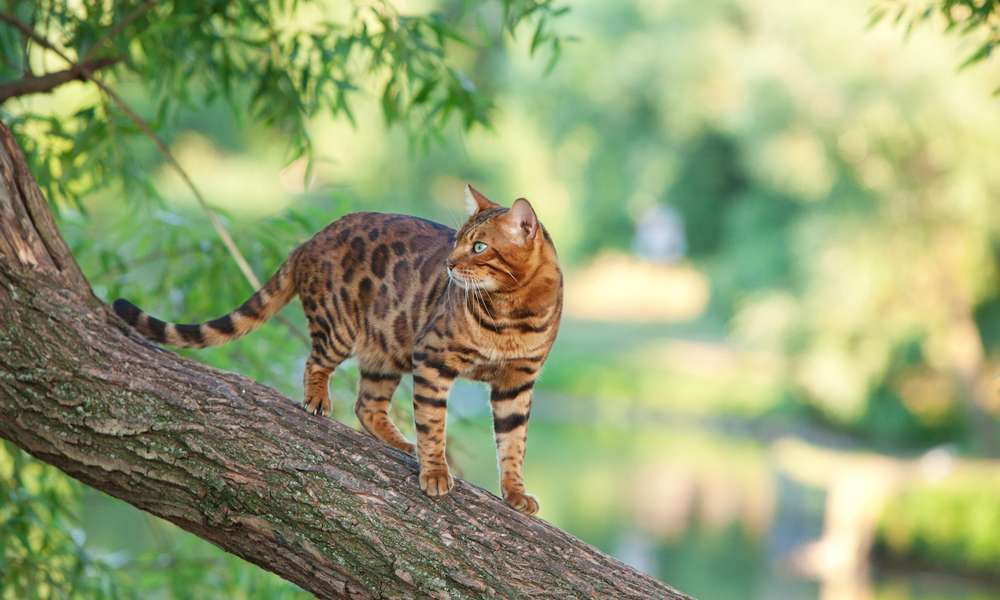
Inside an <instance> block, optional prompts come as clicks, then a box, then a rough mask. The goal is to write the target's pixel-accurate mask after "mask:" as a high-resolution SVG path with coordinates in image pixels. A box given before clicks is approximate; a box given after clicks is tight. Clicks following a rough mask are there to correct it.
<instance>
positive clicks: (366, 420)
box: [354, 368, 414, 454]
mask: <svg viewBox="0 0 1000 600" xmlns="http://www.w3.org/2000/svg"><path fill="white" fill-rule="evenodd" d="M399 379H400V375H399V374H398V373H378V372H373V371H368V370H365V369H364V368H362V369H361V384H360V385H359V386H358V401H357V402H356V403H355V405H354V413H355V414H356V415H358V421H360V422H361V426H362V427H364V428H365V431H367V432H368V433H370V434H371V435H373V436H374V437H377V438H378V439H380V440H382V441H383V442H385V443H387V444H389V445H390V446H393V447H395V448H398V449H400V450H402V451H403V452H406V453H407V454H413V451H414V446H413V444H412V443H411V442H409V441H408V440H407V439H406V438H405V437H403V434H402V432H401V431H399V428H398V427H396V424H395V423H393V422H392V420H391V419H390V418H389V403H390V402H392V394H393V392H395V391H396V387H397V386H398V385H399Z"/></svg>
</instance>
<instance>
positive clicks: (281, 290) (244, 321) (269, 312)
mask: <svg viewBox="0 0 1000 600" xmlns="http://www.w3.org/2000/svg"><path fill="white" fill-rule="evenodd" d="M293 258H294V255H293V257H292V258H289V259H288V260H287V261H286V262H285V264H283V265H281V268H280V269H278V272H277V273H275V274H274V275H273V276H272V277H271V279H269V280H268V281H267V283H265V284H264V287H262V288H260V289H259V290H257V291H256V292H255V293H254V295H253V296H250V299H249V300H247V301H246V302H244V303H243V304H241V305H240V307H239V308H237V309H236V310H234V311H233V312H231V313H229V314H228V315H223V316H221V317H219V318H218V319H213V320H211V321H208V322H206V323H191V324H184V323H166V322H164V321H161V320H160V319H157V318H156V317H153V316H151V315H148V314H146V313H144V312H142V310H140V309H139V307H138V306H136V305H135V304H132V303H131V302H129V301H128V300H125V299H124V298H119V299H118V300H115V303H114V309H115V312H116V313H118V316H119V317H121V318H122V319H125V321H126V322H127V323H128V324H129V325H131V326H132V327H134V328H135V329H136V330H137V331H138V332H139V333H141V334H142V335H143V336H145V337H147V338H149V339H151V340H153V341H154V342H159V343H161V344H170V345H171V346H180V347H182V348H204V347H206V346H218V345H219V344H225V343H226V342H228V341H231V340H235V339H236V338H238V337H241V336H244V335H246V334H248V333H250V332H251V331H254V330H255V329H257V328H258V327H260V326H261V325H263V324H264V322H265V321H267V320H268V319H270V318H271V317H273V316H274V315H275V314H277V312H278V311H279V310H281V309H282V308H283V307H284V306H285V305H286V304H288V303H289V302H290V301H291V300H292V298H294V297H295V294H296V289H295V283H294V280H293V277H292V271H293V263H294V260H293Z"/></svg>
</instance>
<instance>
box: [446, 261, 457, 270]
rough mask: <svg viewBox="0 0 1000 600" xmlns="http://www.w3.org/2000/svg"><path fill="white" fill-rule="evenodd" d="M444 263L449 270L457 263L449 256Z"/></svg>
mask: <svg viewBox="0 0 1000 600" xmlns="http://www.w3.org/2000/svg"><path fill="white" fill-rule="evenodd" d="M445 264H446V265H448V270H449V271H451V270H452V269H454V268H455V265H456V264H458V263H456V262H455V261H454V260H452V259H450V258H449V259H448V260H447V261H445Z"/></svg>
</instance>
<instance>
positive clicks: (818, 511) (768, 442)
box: [0, 0, 1000, 600]
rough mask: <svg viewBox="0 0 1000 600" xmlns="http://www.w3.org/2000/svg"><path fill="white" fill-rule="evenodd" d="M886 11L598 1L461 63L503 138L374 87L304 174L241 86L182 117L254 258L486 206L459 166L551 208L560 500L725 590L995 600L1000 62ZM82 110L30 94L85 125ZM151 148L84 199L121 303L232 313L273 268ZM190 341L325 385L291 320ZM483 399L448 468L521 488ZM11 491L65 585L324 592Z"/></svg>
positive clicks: (28, 487)
mask: <svg viewBox="0 0 1000 600" xmlns="http://www.w3.org/2000/svg"><path fill="white" fill-rule="evenodd" d="M396 4H397V5H398V6H399V7H400V8H401V10H404V11H405V10H412V11H425V10H428V9H431V8H434V7H436V6H438V4H437V3H435V2H433V1H430V0H428V1H421V2H417V1H414V2H397V3H396ZM872 6H873V2H871V0H844V1H841V2H786V1H780V0H755V1H754V0H709V1H704V2H684V1H680V0H632V1H629V2H606V1H603V0H579V1H577V2H573V3H572V10H571V11H570V12H569V13H568V14H565V15H563V16H561V17H560V18H559V19H558V21H557V22H556V23H555V26H556V27H557V28H558V29H559V31H560V32H562V33H564V34H566V35H569V36H572V37H573V38H575V39H574V40H570V41H568V42H567V43H565V44H564V45H563V47H562V54H561V57H560V58H559V60H558V61H557V62H556V63H555V65H554V67H553V68H552V69H551V71H550V70H548V69H547V65H546V60H545V59H546V57H544V56H543V57H541V58H540V57H539V56H538V55H537V53H536V55H535V56H532V53H531V52H530V48H529V46H530V43H531V36H530V35H521V36H518V37H515V38H514V39H510V38H504V39H503V40H504V41H503V43H502V44H497V45H495V46H491V47H487V48H485V49H482V50H481V51H479V52H466V53H462V52H458V53H456V54H455V56H454V61H455V62H456V63H458V64H459V65H460V66H461V67H462V68H463V69H464V70H465V71H466V72H468V73H469V75H470V78H471V80H472V81H476V82H489V83H488V85H489V90H490V93H491V94H492V95H493V98H494V100H495V102H496V108H495V111H494V112H493V114H492V116H493V121H492V127H489V128H487V127H474V128H473V129H472V130H465V129H464V128H462V127H461V126H460V125H458V124H455V125H452V126H449V127H446V128H445V129H444V130H443V133H442V134H441V135H440V136H439V137H438V138H437V139H436V140H433V141H431V142H430V143H426V141H422V142H415V141H414V135H413V132H412V131H407V128H404V127H399V126H388V125H386V122H385V119H384V115H383V112H382V109H381V108H380V104H379V99H378V98H377V97H375V96H371V97H367V96H366V95H365V92H364V87H363V86H362V92H361V100H360V101H359V102H358V103H357V104H356V105H355V106H354V118H355V123H353V124H352V123H351V122H349V121H348V120H347V119H331V118H328V117H323V116H318V117H315V118H314V119H313V120H312V121H311V122H310V123H309V124H308V130H309V132H310V135H311V137H312V141H313V143H314V145H315V160H314V162H313V164H312V167H311V168H308V169H307V166H306V163H305V161H304V160H299V161H296V162H293V163H291V164H288V163H287V161H286V160H285V157H286V156H287V154H286V151H287V141H286V140H284V139H282V138H281V136H280V135H279V134H277V133H275V131H274V130H273V129H271V128H268V127H266V126H264V125H262V124H258V123H255V122H253V121H252V120H251V121H247V120H238V119H235V118H234V117H233V115H232V112H231V111H230V110H229V108H228V107H227V106H226V104H225V103H224V102H221V101H220V102H215V103H208V104H207V105H204V106H203V107H201V108H200V109H198V110H194V109H184V110H182V111H181V112H180V113H179V114H178V115H177V119H176V120H175V122H173V124H172V125H171V126H170V127H169V128H168V129H165V130H163V131H162V135H163V136H164V138H165V139H167V140H168V141H169V143H170V147H171V149H172V151H173V152H174V153H175V154H176V156H177V158H178V160H179V161H180V163H181V164H182V165H184V167H185V168H186V169H187V170H188V171H189V172H190V174H191V176H192V178H193V179H194V180H195V182H196V184H197V185H198V186H199V187H200V188H201V189H202V191H203V192H204V193H205V195H206V197H207V199H208V201H209V202H210V203H211V204H212V205H213V206H214V207H217V208H218V209H219V210H220V211H221V212H222V214H223V215H224V218H225V222H226V224H227V226H228V228H229V229H230V230H231V232H232V233H233V236H234V238H235V240H236V242H237V244H238V245H239V246H240V248H241V249H242V250H243V251H244V252H245V253H246V254H247V255H248V258H249V259H250V262H251V264H252V265H253V267H254V269H255V270H256V271H257V273H258V275H261V276H266V275H267V274H269V272H270V271H271V270H272V269H274V268H276V267H277V266H278V264H280V261H281V257H282V256H283V255H284V254H285V253H287V252H288V251H289V250H291V249H292V248H293V247H294V246H295V244H297V243H299V242H301V241H303V240H304V239H306V238H307V237H308V236H309V235H311V234H312V233H313V232H315V231H317V230H319V229H320V228H322V227H323V226H324V225H325V224H326V223H328V222H329V221H332V220H334V219H336V218H337V217H339V216H341V215H343V214H345V213H347V212H350V211H354V210H377V211H385V212H404V213H409V214H416V215H420V216H424V217H428V218H432V219H435V220H438V221H440V222H443V223H445V224H448V225H451V226H457V225H459V224H460V223H461V222H462V220H463V218H464V216H463V205H462V186H463V184H464V183H465V182H472V183H473V184H474V185H476V186H477V187H478V188H479V189H481V190H483V191H484V192H486V193H487V194H488V195H489V196H491V197H492V198H493V199H494V200H496V201H499V202H501V203H509V202H511V201H512V200H513V199H514V198H516V197H519V196H526V197H528V198H529V199H530V200H531V201H532V203H533V205H534V206H535V208H536V211H537V212H538V214H539V216H540V218H541V220H542V222H543V223H544V224H545V225H546V227H547V228H548V230H549V231H550V232H551V235H552V237H553V239H554V240H555V243H556V246H557V247H558V249H559V252H560V257H561V260H562V262H563V265H564V270H565V272H566V281H567V289H566V307H567V310H566V315H565V319H564V322H563V327H562V330H561V332H560V337H559V340H558V342H557V344H556V346H555V349H554V350H553V353H552V356H551V358H550V360H549V362H548V364H547V366H546V369H545V371H544V374H543V376H542V378H541V380H540V383H539V385H538V386H537V388H536V389H537V392H536V400H535V408H534V410H533V413H532V414H533V418H532V422H531V428H530V435H529V442H530V443H529V446H528V460H527V471H526V475H527V484H528V488H529V490H530V491H532V492H533V493H534V494H536V495H537V496H538V497H539V499H540V501H541V505H542V512H541V515H540V516H541V518H543V519H545V520H547V521H550V522H552V523H554V524H556V525H558V526H559V527H562V528H564V529H566V530H567V531H569V532H571V533H573V534H575V535H577V536H579V537H581V538H583V539H584V540H586V541H588V542H590V543H592V544H594V545H596V546H597V547H599V548H601V549H602V550H604V551H607V552H609V553H611V554H613V555H615V556H617V557H619V558H620V559H621V560H623V561H625V562H627V563H630V564H633V565H635V566H637V567H638V568H640V569H642V570H644V571H646V572H648V573H650V574H652V575H654V576H655V577H657V578H659V579H661V580H663V581H666V582H668V583H670V584H672V585H674V586H676V587H678V588H679V589H681V590H684V591H686V592H688V593H690V594H692V595H694V596H697V597H700V598H713V599H715V598H719V599H734V600H735V599H744V598H761V599H764V598H768V599H770V598H788V599H811V598H830V599H832V598H844V599H847V598H851V599H855V598H857V599H863V598H880V599H886V600H889V599H891V600H903V599H922V600H930V599H937V598H942V599H943V598H948V599H969V600H971V599H979V598H983V599H985V598H995V597H1000V461H998V460H997V458H996V457H997V456H998V449H1000V429H998V426H997V418H998V414H1000V268H998V262H1000V261H998V259H1000V110H998V109H1000V104H998V98H997V96H996V95H995V94H994V91H995V89H996V86H997V85H998V83H1000V81H998V77H997V71H996V62H995V61H994V62H992V63H991V62H989V61H985V62H982V63H979V64H976V65H973V66H972V67H969V68H966V69H962V70H959V69H958V68H957V67H958V65H959V64H960V62H961V60H962V58H963V57H964V56H965V55H966V54H967V53H968V52H969V51H970V50H971V49H972V48H973V47H972V46H971V45H970V44H971V42H970V40H969V39H967V38H963V37H962V36H955V35H946V34H944V33H942V31H941V27H937V26H935V23H934V22H932V23H930V24H929V25H928V26H923V27H916V28H914V29H913V30H912V31H911V32H909V33H908V34H907V33H906V32H905V31H904V27H903V26H902V25H900V24H895V23H893V22H892V19H891V18H890V19H884V20H883V21H882V22H879V23H877V24H874V25H872V24H871V23H870V21H871V9H872ZM123 93H124V95H125V96H126V97H127V98H128V99H129V101H131V102H133V103H134V105H135V106H137V107H139V108H141V109H142V111H143V112H144V113H150V112H152V111H154V110H155V105H154V104H153V101H152V100H151V99H149V98H146V97H143V95H142V94H141V93H137V92H135V91H132V92H130V91H129V90H128V88H127V87H126V88H125V89H124V90H123ZM88 94H91V95H95V94H97V92H96V91H95V90H93V89H92V88H89V87H87V86H85V85H83V84H74V85H70V86H66V87H65V88H63V89H60V90H58V91H57V93H55V94H53V95H51V96H36V97H31V98H29V99H26V100H24V101H23V104H20V105H17V106H15V107H14V108H13V109H10V110H12V111H13V112H14V113H15V114H16V111H17V110H18V109H19V108H18V107H21V109H23V110H28V109H29V108H30V110H32V111H36V112H38V111H49V113H50V114H52V115H54V116H56V117H57V118H58V116H59V115H62V114H70V113H72V112H73V111H74V110H76V108H77V107H78V106H79V105H80V103H81V102H85V101H86V99H87V97H88V96H87V95H88ZM7 108H9V107H7ZM34 141H35V142H36V143H38V144H40V145H44V144H46V143H50V142H49V141H47V140H46V139H44V138H39V139H35V140H34ZM51 143H56V141H51ZM130 144H131V145H130V146H129V147H127V148H123V149H122V151H123V152H125V153H128V154H129V155H130V156H132V157H133V158H135V160H136V161H137V164H139V165H141V167H142V169H143V170H144V172H146V173H151V174H152V175H151V177H150V181H151V183H152V186H153V187H154V188H155V191H156V193H157V194H158V196H157V198H156V199H155V200H151V201H127V202H126V201H123V199H122V197H120V195H117V194H115V193H111V192H108V191H100V190H97V191H94V192H92V193H89V194H88V195H87V196H86V197H85V198H83V199H82V202H81V204H80V205H79V206H77V205H65V206H62V207H61V209H60V214H59V222H60V226H61V227H62V230H63V232H64V234H65V236H66V237H67V239H68V240H69V241H70V243H71V245H72V247H73V249H74V252H75V254H76V256H77V257H78V260H79V261H80V263H81V265H82V266H83V269H84V272H85V273H86V274H87V276H88V277H89V278H90V280H91V282H92V283H93V286H94V289H95V291H96V293H97V294H98V296H100V297H102V298H104V299H106V300H109V301H110V300H113V299H114V298H116V297H118V296H125V297H128V298H130V299H132V300H134V301H136V302H137V303H138V304H140V305H141V306H143V307H144V308H146V309H147V310H149V311H150V312H152V313H154V314H157V315H159V316H162V317H165V318H169V319H174V320H181V321H192V320H201V319H204V318H206V317H212V316H216V315H218V314H221V313H223V312H225V311H227V310H229V309H230V308H232V307H233V306H236V305H237V304H238V303H239V302H241V301H242V299H243V298H244V297H245V296H246V295H248V294H249V293H250V287H249V285H248V284H246V282H245V281H244V280H243V277H242V276H241V274H240V273H239V271H238V269H237V268H236V266H235V264H234V263H233V262H232V261H231V260H230V259H229V257H228V255H227V254H226V252H225V250H224V248H223V247H222V245H221V244H220V242H219V241H218V240H217V238H216V237H215V234H214V232H213V231H212V229H211V227H210V225H209V224H208V223H207V222H206V219H205V216H204V213H203V212H202V211H201V209H200V208H199V207H198V206H197V204H196V202H195V199H194V198H193V196H192V195H191V194H190V192H189V191H188V189H187V188H186V187H185V185H184V184H183V183H182V181H181V180H180V178H179V177H178V176H177V175H176V173H175V172H174V171H173V170H172V169H171V168H170V167H169V165H166V164H164V162H163V160H162V159H161V158H160V157H159V156H158V155H157V154H156V153H155V150H154V149H153V147H152V145H151V144H149V143H148V142H143V141H142V140H138V141H134V142H130ZM148 192H149V190H144V189H130V190H127V193H128V194H129V195H130V196H135V197H142V196H143V195H144V194H147V193H148ZM283 314H284V315H285V317H287V319H289V320H290V321H292V322H293V323H295V324H298V325H299V326H301V325H302V324H303V319H302V316H301V314H300V311H299V309H298V307H297V305H296V304H293V305H292V306H291V307H290V308H288V309H286V311H285V312H284V313H283ZM185 354H186V355H189V356H190V357H191V358H193V359H195V360H198V361H204V362H207V363H210V364H213V365H216V366H219V367H222V368H225V369H231V370H234V371H238V372H240V373H242V374H245V375H248V376H251V377H254V378H256V379H258V380H260V381H262V382H264V383H267V384H269V385H272V386H274V387H276V388H277V389H279V390H281V391H282V392H284V393H286V394H288V395H289V397H291V398H293V399H298V398H300V397H301V394H302V390H301V383H300V378H301V371H302V367H303V361H304V358H305V354H306V346H305V345H304V344H303V343H302V342H301V341H300V340H298V339H296V338H295V337H293V336H291V335H290V334H289V332H288V330H287V329H286V328H285V327H283V326H282V325H280V324H277V323H272V324H271V325H268V326H267V327H266V328H264V329H263V330H261V331H259V332H258V333H256V334H254V335H253V336H251V337H249V338H246V339H244V340H241V341H239V342H237V343H234V344H232V345H230V346H226V347H222V348H217V349H211V350H205V351H198V352H185ZM355 385H356V371H355V367H354V366H353V365H351V364H349V365H348V366H347V368H345V369H342V370H341V372H340V373H339V374H338V375H337V376H336V377H335V381H334V384H333V392H334V416H335V418H337V419H339V420H342V421H344V422H347V423H351V424H353V425H355V426H357V423H356V422H355V419H354V416H353V411H352V410H351V406H352V404H353V395H354V389H355ZM408 391H409V389H408V382H406V383H404V386H403V387H402V388H401V390H400V391H399V392H398V393H397V396H396V402H395V403H394V411H395V412H396V417H397V419H396V420H397V422H399V423H400V424H401V426H402V428H403V429H404V431H406V432H408V433H409V434H411V435H412V430H413V429H412V421H411V416H410V415H411V413H410V408H409V406H408V405H409V400H408ZM486 400H487V395H486V392H485V391H484V389H482V388H481V387H479V386H476V385H459V386H458V387H457V389H456V391H455V393H454V394H453V401H452V403H451V407H450V411H451V412H450V415H451V416H450V417H449V419H450V421H449V434H450V442H449V443H450V448H451V450H450V452H451V458H452V461H453V463H454V465H455V467H456V468H457V469H458V471H459V472H460V473H461V474H462V476H463V477H464V478H465V479H467V480H469V481H472V482H474V483H476V484H478V485H481V486H483V487H485V488H486V489H489V490H492V491H494V492H497V490H498V485H497V481H496V479H497V476H496V463H495V457H494V446H493V441H492V436H491V429H490V427H491V425H490V417H489V412H488V403H487V401H486ZM289 410H297V408H296V407H295V406H293V405H289ZM0 486H2V488H3V489H2V491H3V492H4V493H5V494H6V498H5V499H4V500H3V501H2V502H0V537H3V539H5V540H8V541H9V545H8V546H7V547H8V550H7V551H6V552H0V554H3V561H4V563H3V564H0V567H3V568H0V571H2V570H3V569H4V568H6V569H15V568H21V569H29V568H30V569H35V570H36V571H35V572H36V573H37V577H38V578H39V579H38V581H39V584H38V585H39V586H43V585H52V586H54V587H55V588H58V587H59V586H60V585H63V584H64V583H65V582H66V581H70V580H72V581H74V582H75V583H74V585H76V586H78V587H77V590H78V591H77V593H82V594H84V595H87V594H92V595H95V596H114V595H122V596H129V595H133V594H141V595H142V597H178V598H180V597H227V598H238V597H247V598H250V597H254V598H257V597H296V596H300V595H304V593H303V592H301V591H299V590H297V589H296V588H295V587H294V586H292V585H291V584H288V583H285V582H283V581H281V580H279V579H277V578H275V577H273V576H271V575H269V574H266V573H264V572H262V571H260V570H258V569H256V568H255V567H253V566H251V565H248V564H246V563H243V562H241V561H239V560H238V559H235V558H232V557H228V556H226V555H225V554H224V553H222V552H221V551H219V550H217V549H215V548H214V547H212V546H210V545H208V544H207V543H204V542H201V541H200V540H197V539H196V538H194V537H192V536H190V535H188V534H185V533H184V532H181V531H179V530H178V529H176V528H175V527H173V526H172V525H170V524H168V523H165V522H163V521H160V520H158V519H155V518H153V517H150V516H149V515H146V514H144V513H141V512H139V511H137V510H136V509H133V508H131V507H130V506H128V505H125V504H123V503H121V502H118V501H116V500H114V499H112V498H109V497H107V496H105V495H103V494H100V493H98V492H95V491H92V490H87V489H83V488H82V486H79V485H78V484H76V483H74V482H71V481H69V480H67V479H66V478H65V477H64V476H62V475H61V474H59V473H57V472H55V471H54V470H52V469H50V468H48V467H45V466H43V465H41V464H39V463H37V462H36V461H34V460H32V459H30V458H27V457H25V456H24V455H22V454H20V453H19V452H17V451H15V450H14V449H13V448H12V447H11V446H9V445H4V446H2V447H0ZM21 536H23V538H24V539H23V540H22V541H21V546H23V547H24V548H28V549H31V550H30V551H24V552H22V553H21V554H18V552H17V551H16V549H15V547H16V546H17V545H18V544H15V540H17V539H18V538H19V537H21ZM31 536H34V537H31ZM39 540H41V541H39ZM46 552H49V553H50V554H51V556H49V557H48V558H47V557H46ZM59 552H63V553H64V554H65V556H63V555H62V554H59ZM53 557H54V558H53ZM74 569H75V571H74ZM73 577H76V579H72V578H73ZM46 578H47V579H46ZM2 579H3V576H2V575H0V581H2ZM46 582H47V583H46ZM60 582H63V583H62V584H61V583H60ZM39 589H41V588H39ZM70 595H72V594H70ZM192 595H193V596H192Z"/></svg>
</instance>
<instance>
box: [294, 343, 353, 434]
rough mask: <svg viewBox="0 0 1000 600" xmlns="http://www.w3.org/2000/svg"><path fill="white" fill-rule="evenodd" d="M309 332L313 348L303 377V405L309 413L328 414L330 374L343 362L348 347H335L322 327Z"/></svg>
mask: <svg viewBox="0 0 1000 600" xmlns="http://www.w3.org/2000/svg"><path fill="white" fill-rule="evenodd" d="M311 333H312V340H313V348H312V353H311V354H310V355H309V358H308V359H307V360H306V370H305V375H304V377H303V387H304V388H305V401H304V402H303V406H305V409H306V412H308V413H309V414H313V415H320V416H325V415H328V414H330V375H331V374H332V373H333V372H334V370H336V368H337V367H338V366H339V365H340V363H342V362H344V360H345V359H346V358H347V356H348V353H349V352H350V349H349V348H348V349H341V348H337V347H336V345H335V344H333V343H331V340H330V337H329V336H328V335H325V332H324V331H323V330H322V329H318V328H317V329H313V330H312V332H311Z"/></svg>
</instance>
